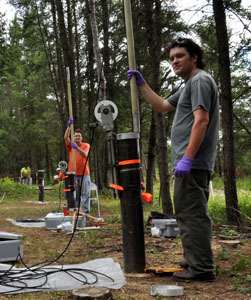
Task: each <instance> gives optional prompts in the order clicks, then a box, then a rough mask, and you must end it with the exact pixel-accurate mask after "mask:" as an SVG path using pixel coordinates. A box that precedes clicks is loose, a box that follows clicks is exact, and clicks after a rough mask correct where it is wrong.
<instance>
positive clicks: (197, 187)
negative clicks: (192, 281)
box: [174, 169, 214, 275]
mask: <svg viewBox="0 0 251 300" xmlns="http://www.w3.org/2000/svg"><path fill="white" fill-rule="evenodd" d="M209 181H210V172H209V171H206V170H195V169H194V170H193V169H192V170H191V173H190V175H189V176H186V177H183V178H178V177H175V184H174V205H175V215H176V219H177V223H178V226H179V230H180V236H181V241H182V245H183V249H184V258H185V260H186V262H187V263H188V265H189V269H188V270H189V272H190V273H191V274H192V275H199V274H205V273H212V272H214V265H213V253H212V248H211V239H212V228H211V227H212V224H211V219H210V217H209V214H208V207H207V202H208V197H209Z"/></svg>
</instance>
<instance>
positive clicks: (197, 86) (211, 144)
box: [167, 70, 219, 171]
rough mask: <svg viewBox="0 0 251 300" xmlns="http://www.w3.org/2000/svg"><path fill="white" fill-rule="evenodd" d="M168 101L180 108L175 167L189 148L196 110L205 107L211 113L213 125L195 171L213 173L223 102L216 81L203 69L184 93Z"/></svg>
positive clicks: (175, 124) (175, 131)
mask: <svg viewBox="0 0 251 300" xmlns="http://www.w3.org/2000/svg"><path fill="white" fill-rule="evenodd" d="M167 100H168V101H169V102H170V103H171V104H172V105H173V106H175V107H176V112H175V117H174V120H173V125H172V131H171V145H172V164H173V168H175V167H176V165H177V162H178V161H179V160H180V159H181V158H182V157H183V155H184V153H185V151H186V149H187V146H188V143H189V139H190V134H191V130H192V126H193V123H194V115H193V111H195V110H196V109H198V108H200V107H202V108H203V109H205V110H206V111H207V112H209V123H208V125H207V129H206V133H205V137H204V140H203V142H202V144H201V146H200V148H199V150H198V152H197V154H196V155H195V157H194V162H193V165H192V168H193V169H203V170H209V171H213V169H214V163H215V157H216V147H217V141H218V132H219V99H218V91H217V87H216V84H215V82H214V80H213V79H212V77H211V76H210V75H209V74H208V73H206V72H205V71H203V70H199V71H197V72H195V73H194V74H193V75H191V76H190V77H189V78H188V80H187V81H186V82H185V87H184V88H183V89H182V90H180V91H178V92H177V93H175V94H174V95H172V96H171V97H169V98H168V99H167Z"/></svg>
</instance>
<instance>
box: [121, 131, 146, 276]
mask: <svg viewBox="0 0 251 300" xmlns="http://www.w3.org/2000/svg"><path fill="white" fill-rule="evenodd" d="M117 160H118V171H119V172H118V173H119V185H120V186H122V187H123V188H124V191H120V192H119V194H120V195H119V197H120V203H121V216H122V234H123V253H124V270H125V272H126V273H143V272H144V269H145V239H144V218H143V207H142V198H141V181H142V180H141V179H142V178H141V174H142V173H141V163H140V151H139V133H123V134H117Z"/></svg>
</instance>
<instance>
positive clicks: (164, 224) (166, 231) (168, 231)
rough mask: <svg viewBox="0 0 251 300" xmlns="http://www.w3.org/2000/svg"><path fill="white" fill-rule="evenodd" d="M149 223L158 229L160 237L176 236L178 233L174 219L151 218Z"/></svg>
mask: <svg viewBox="0 0 251 300" xmlns="http://www.w3.org/2000/svg"><path fill="white" fill-rule="evenodd" d="M151 225H152V227H157V228H158V229H159V236H160V237H176V236H177V235H178V234H179V228H178V225H177V221H176V219H153V220H152V223H151Z"/></svg>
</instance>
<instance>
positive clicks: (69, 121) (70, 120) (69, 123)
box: [68, 118, 73, 128]
mask: <svg viewBox="0 0 251 300" xmlns="http://www.w3.org/2000/svg"><path fill="white" fill-rule="evenodd" d="M72 123H73V120H72V118H69V120H68V127H69V128H70V127H71V124H72Z"/></svg>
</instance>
